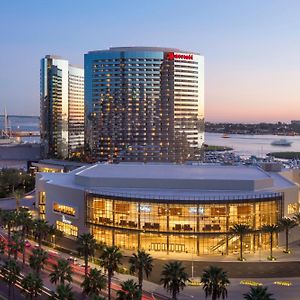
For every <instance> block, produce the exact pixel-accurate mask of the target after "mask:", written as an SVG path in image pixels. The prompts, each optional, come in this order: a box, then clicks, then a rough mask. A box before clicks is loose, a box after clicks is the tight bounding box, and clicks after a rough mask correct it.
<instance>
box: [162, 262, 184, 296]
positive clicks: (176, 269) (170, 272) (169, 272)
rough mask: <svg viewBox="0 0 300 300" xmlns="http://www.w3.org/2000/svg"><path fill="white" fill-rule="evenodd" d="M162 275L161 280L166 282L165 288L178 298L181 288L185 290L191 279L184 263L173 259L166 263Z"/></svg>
mask: <svg viewBox="0 0 300 300" xmlns="http://www.w3.org/2000/svg"><path fill="white" fill-rule="evenodd" d="M161 275H162V278H161V279H160V281H161V282H162V283H163V284H164V288H165V289H166V290H167V291H168V292H169V293H171V294H172V299H173V300H176V299H177V295H178V294H179V292H180V290H183V289H184V288H185V286H186V282H187V281H189V279H188V274H187V273H186V272H185V269H184V267H183V266H182V263H181V262H178V261H173V262H172V261H171V262H169V263H167V264H165V265H164V268H163V271H162V272H161Z"/></svg>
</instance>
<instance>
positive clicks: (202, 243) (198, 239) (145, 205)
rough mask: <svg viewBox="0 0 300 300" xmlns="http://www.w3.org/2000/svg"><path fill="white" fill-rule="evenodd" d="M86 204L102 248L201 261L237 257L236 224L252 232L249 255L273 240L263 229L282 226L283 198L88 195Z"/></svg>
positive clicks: (246, 240)
mask: <svg viewBox="0 0 300 300" xmlns="http://www.w3.org/2000/svg"><path fill="white" fill-rule="evenodd" d="M86 200H87V225H88V226H89V228H90V232H91V233H92V234H93V235H94V236H95V238H96V240H97V241H98V242H103V243H105V244H108V245H112V244H114V245H117V246H119V247H121V248H122V249H126V250H136V249H145V250H146V251H160V252H165V253H170V252H178V253H193V254H196V255H202V254H217V253H224V254H226V253H235V252H238V250H239V240H238V237H236V236H234V235H233V234H232V233H231V232H230V228H231V227H232V226H233V225H234V224H236V223H239V224H240V223H241V224H247V225H249V226H250V228H251V229H252V231H253V232H252V233H251V234H249V235H247V236H246V237H245V238H244V243H245V246H244V248H245V251H255V250H257V249H258V248H259V247H261V248H266V247H267V246H268V241H269V238H268V236H265V235H264V234H262V235H260V228H261V226H262V225H265V224H274V223H277V221H278V220H279V218H280V217H281V216H282V201H283V198H282V195H281V194H270V195H266V194H263V195H259V196H255V197H234V196H232V198H228V199H226V200H225V199H224V198H219V199H218V198H214V200H201V199H199V200H192V199H185V200H176V199H173V200H163V199H151V198H150V197H149V199H145V198H144V197H143V198H142V199H139V198H129V197H120V196H118V197H117V196H100V195H94V194H88V195H87V198H86ZM259 236H261V238H260V237H259Z"/></svg>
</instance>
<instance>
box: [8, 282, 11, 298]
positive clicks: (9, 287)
mask: <svg viewBox="0 0 300 300" xmlns="http://www.w3.org/2000/svg"><path fill="white" fill-rule="evenodd" d="M10 299H11V284H9V285H8V300H10Z"/></svg>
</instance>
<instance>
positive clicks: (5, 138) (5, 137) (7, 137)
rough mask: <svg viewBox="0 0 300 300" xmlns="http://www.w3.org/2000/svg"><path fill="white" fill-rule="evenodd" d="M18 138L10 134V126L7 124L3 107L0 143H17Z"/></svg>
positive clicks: (18, 141) (6, 116)
mask: <svg viewBox="0 0 300 300" xmlns="http://www.w3.org/2000/svg"><path fill="white" fill-rule="evenodd" d="M19 143H20V140H19V139H18V138H15V137H13V136H12V134H11V128H10V126H9V120H8V115H7V112H6V109H4V129H3V130H1V132H0V145H8V144H19Z"/></svg>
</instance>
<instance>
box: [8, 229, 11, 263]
mask: <svg viewBox="0 0 300 300" xmlns="http://www.w3.org/2000/svg"><path fill="white" fill-rule="evenodd" d="M10 230H11V228H10V224H8V225H7V237H8V244H9V243H10ZM8 258H10V251H8Z"/></svg>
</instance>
